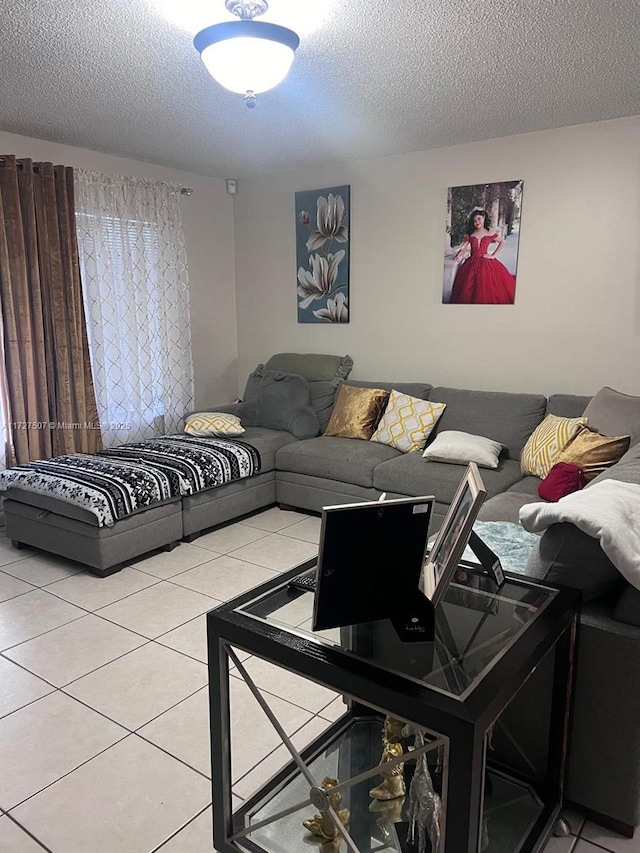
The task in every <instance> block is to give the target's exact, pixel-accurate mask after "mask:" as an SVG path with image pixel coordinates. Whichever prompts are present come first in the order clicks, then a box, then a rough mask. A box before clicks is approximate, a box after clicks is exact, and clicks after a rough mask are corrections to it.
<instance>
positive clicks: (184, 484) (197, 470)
mask: <svg viewBox="0 0 640 853" xmlns="http://www.w3.org/2000/svg"><path fill="white" fill-rule="evenodd" d="M98 456H103V457H106V458H108V459H113V460H116V459H117V460H120V461H131V462H143V463H145V464H146V465H149V466H151V467H153V468H154V469H155V470H160V471H166V472H167V473H170V474H172V475H175V476H177V477H178V479H179V481H180V486H179V488H180V491H179V492H178V494H180V495H194V494H196V492H201V491H203V489H212V488H213V487H214V486H223V485H224V484H225V483H230V482H231V481H232V480H240V479H241V478H243V477H252V476H253V475H254V474H258V473H259V472H260V454H259V453H258V451H257V450H256V449H255V447H252V446H251V445H250V444H247V443H246V442H243V441H237V440H235V439H233V440H232V439H228V438H203V437H199V436H193V435H165V436H163V437H162V438H150V439H148V440H147V441H140V442H137V443H136V444H122V445H120V447H111V448H110V449H109V450H101V451H100V453H99V454H98Z"/></svg>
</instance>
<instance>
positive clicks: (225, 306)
mask: <svg viewBox="0 0 640 853" xmlns="http://www.w3.org/2000/svg"><path fill="white" fill-rule="evenodd" d="M2 154H15V155H16V156H17V157H30V158H31V159H33V160H47V161H53V162H54V163H62V164H64V165H65V166H75V167H76V168H80V169H91V170H94V171H97V172H105V173H109V174H120V175H132V176H136V177H140V178H150V179H153V180H159V181H169V182H176V183H181V184H182V185H183V186H188V187H192V189H193V195H192V196H189V197H186V196H185V197H183V202H182V211H183V222H184V230H185V240H186V246H187V260H188V265H189V287H190V293H191V326H192V350H193V366H194V376H195V392H196V406H204V405H207V404H209V403H216V402H225V401H227V400H231V399H233V397H235V395H236V387H237V384H238V377H237V361H236V359H237V338H236V304H235V284H234V259H233V212H232V210H233V206H232V198H231V197H230V196H228V195H227V194H226V188H225V184H224V181H222V180H220V179H217V178H209V177H205V176H203V175H194V174H191V173H189V172H182V171H178V170H177V169H168V168H165V167H164V166H156V165H153V164H150V163H142V162H140V161H138V160H127V159H125V158H123V157H112V156H110V155H108V154H101V153H99V152H97V151H88V150H86V149H83V148H73V147H71V146H68V145H58V144H55V143H52V142H45V141H43V140H40V139H30V138H28V137H24V136H16V135H14V134H10V133H2V132H0V155H2Z"/></svg>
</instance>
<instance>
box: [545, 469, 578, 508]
mask: <svg viewBox="0 0 640 853" xmlns="http://www.w3.org/2000/svg"><path fill="white" fill-rule="evenodd" d="M585 482H586V481H585V479H584V474H583V473H582V468H580V467H578V465H573V464H572V463H571V462H556V464H555V465H554V466H553V468H552V469H551V470H550V471H549V473H548V474H547V476H546V477H545V478H544V480H543V481H542V482H541V483H540V485H539V486H538V494H539V495H540V497H541V498H543V499H544V500H545V501H552V502H555V501H559V500H560V498H563V497H564V496H565V495H570V494H571V492H577V491H578V490H579V489H581V488H582V487H583V486H584V485H585Z"/></svg>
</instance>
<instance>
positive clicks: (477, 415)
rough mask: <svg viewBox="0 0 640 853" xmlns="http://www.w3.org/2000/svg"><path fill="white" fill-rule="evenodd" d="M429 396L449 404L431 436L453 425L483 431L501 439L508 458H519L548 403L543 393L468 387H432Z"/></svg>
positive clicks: (478, 432) (472, 430)
mask: <svg viewBox="0 0 640 853" xmlns="http://www.w3.org/2000/svg"><path fill="white" fill-rule="evenodd" d="M429 399H430V400H435V401H436V402H438V403H446V404H447V408H446V409H445V410H444V414H443V415H442V417H441V418H440V420H439V421H438V425H437V427H436V429H435V430H434V431H433V433H432V434H431V435H432V436H433V435H434V433H438V432H442V431H443V430H451V429H452V430H459V431H460V432H469V433H472V434H473V435H483V436H485V437H486V438H491V439H493V441H499V442H500V444H502V446H503V447H504V448H505V451H504V454H503V455H504V456H506V458H508V459H519V458H520V453H521V452H522V448H523V447H524V446H525V444H526V442H527V439H528V438H529V436H530V435H531V433H532V432H533V431H534V429H535V428H536V427H537V426H538V424H539V423H540V422H541V421H542V419H543V418H544V415H545V409H546V404H547V399H546V397H543V396H542V395H541V394H515V393H513V394H512V393H509V392H506V391H467V390H464V389H461V388H448V387H443V386H440V387H436V388H432V389H431V391H430V392H429Z"/></svg>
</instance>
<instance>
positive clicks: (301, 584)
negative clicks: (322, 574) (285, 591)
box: [287, 569, 316, 592]
mask: <svg viewBox="0 0 640 853" xmlns="http://www.w3.org/2000/svg"><path fill="white" fill-rule="evenodd" d="M287 586H289V587H291V588H292V589H300V590H302V591H303V592H315V591H316V570H315V569H311V571H310V572H305V573H304V574H303V575H298V577H297V578H293V579H292V580H290V581H289V583H288V584H287Z"/></svg>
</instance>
